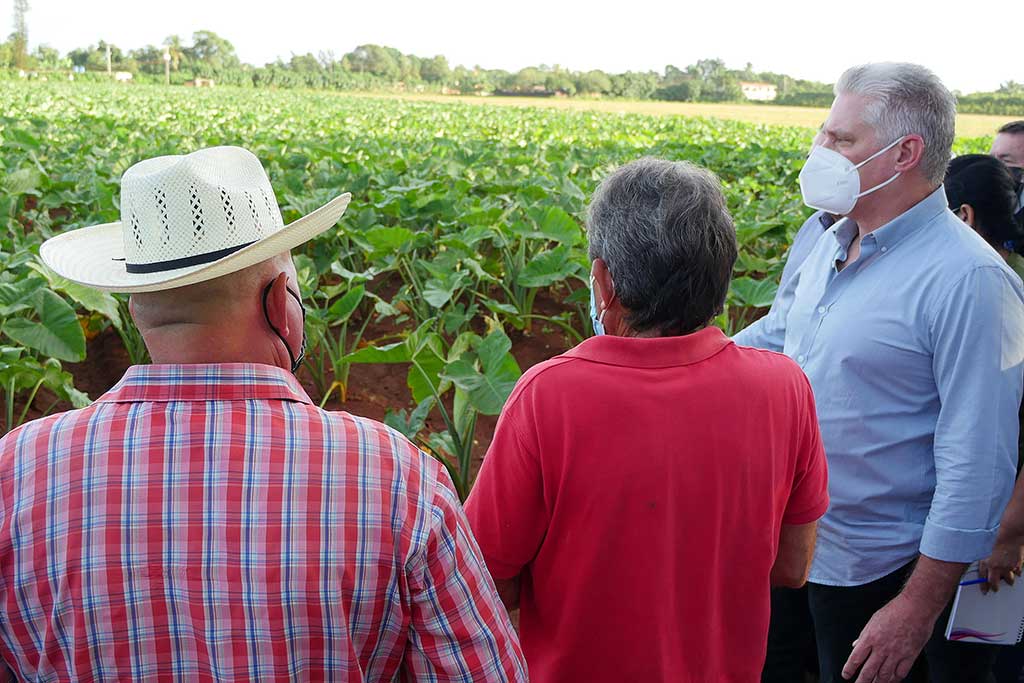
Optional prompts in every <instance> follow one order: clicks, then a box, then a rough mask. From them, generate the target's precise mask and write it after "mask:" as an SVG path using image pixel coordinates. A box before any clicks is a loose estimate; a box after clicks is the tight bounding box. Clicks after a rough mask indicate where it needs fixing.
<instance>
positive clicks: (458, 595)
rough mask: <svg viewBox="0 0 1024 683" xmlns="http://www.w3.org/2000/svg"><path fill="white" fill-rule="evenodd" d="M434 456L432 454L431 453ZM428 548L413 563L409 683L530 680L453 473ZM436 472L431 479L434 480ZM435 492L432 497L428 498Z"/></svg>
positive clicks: (432, 509) (433, 514)
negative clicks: (457, 489) (452, 479)
mask: <svg viewBox="0 0 1024 683" xmlns="http://www.w3.org/2000/svg"><path fill="white" fill-rule="evenodd" d="M424 457H427V456H424ZM438 470H439V471H438V472H437V479H436V480H435V481H434V482H430V483H431V484H434V485H433V486H429V484H428V488H427V491H429V490H430V488H433V503H432V504H431V505H430V506H428V507H426V514H428V515H429V518H428V519H426V520H425V525H426V535H425V540H424V543H423V547H422V548H421V549H420V551H419V552H417V553H416V554H415V555H414V556H413V557H412V558H411V561H410V565H409V566H408V578H409V589H410V591H411V593H412V619H411V623H410V625H409V639H408V642H407V645H406V650H405V657H404V659H403V666H402V679H403V680H404V681H430V682H434V681H438V682H442V683H443V682H447V681H460V682H467V683H468V682H469V681H495V682H498V681H509V682H512V681H515V682H519V681H523V682H525V681H526V680H527V675H526V663H525V661H524V660H523V653H522V650H521V649H520V646H519V638H518V637H517V636H516V633H515V630H514V629H513V627H512V623H511V622H510V621H509V618H508V613H507V612H506V611H505V608H504V606H503V605H502V604H501V600H500V599H499V598H498V593H497V591H496V590H495V588H494V582H493V581H492V580H491V576H490V574H488V573H487V568H486V567H485V566H484V562H483V558H482V555H481V554H480V549H479V548H478V547H477V544H476V541H475V540H474V538H473V534H472V532H471V531H470V529H469V524H468V522H467V521H466V515H465V513H464V512H463V511H462V506H461V505H460V504H459V500H458V497H457V495H456V494H455V490H454V487H453V486H452V484H451V479H450V478H449V477H448V473H447V472H446V471H445V470H444V469H443V468H441V467H438ZM428 473H429V470H428V471H427V472H425V473H424V474H425V475H427V476H425V477H424V479H429V474H428ZM428 495H429V494H428Z"/></svg>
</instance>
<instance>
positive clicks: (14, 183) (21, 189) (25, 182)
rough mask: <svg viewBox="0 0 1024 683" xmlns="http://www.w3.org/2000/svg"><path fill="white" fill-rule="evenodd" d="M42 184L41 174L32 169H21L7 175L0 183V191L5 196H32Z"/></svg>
mask: <svg viewBox="0 0 1024 683" xmlns="http://www.w3.org/2000/svg"><path fill="white" fill-rule="evenodd" d="M40 182H42V174H40V173H39V171H37V170H36V169H34V168H22V169H18V170H17V171H14V172H13V173H8V174H7V176H5V177H4V179H3V182H2V183H0V189H2V190H3V192H4V193H5V194H10V195H19V194H32V193H35V192H36V191H37V190H38V189H39V184H40Z"/></svg>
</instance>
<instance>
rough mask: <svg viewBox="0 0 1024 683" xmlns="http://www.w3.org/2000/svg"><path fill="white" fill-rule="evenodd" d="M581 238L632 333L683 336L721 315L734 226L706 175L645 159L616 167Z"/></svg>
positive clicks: (688, 166)
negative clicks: (604, 270)
mask: <svg viewBox="0 0 1024 683" xmlns="http://www.w3.org/2000/svg"><path fill="white" fill-rule="evenodd" d="M587 238H588V240H589V243H590V258H591V260H593V259H597V258H600V259H602V260H604V262H605V263H606V264H607V266H608V270H609V271H610V272H611V276H612V281H613V282H614V283H615V295H616V296H617V297H618V299H619V301H621V302H622V305H623V306H624V307H625V308H626V309H627V311H628V314H627V318H626V321H627V323H628V324H629V325H630V327H632V328H633V329H634V330H636V331H638V332H644V331H648V330H657V331H658V332H660V334H662V335H663V336H664V335H671V334H687V333H689V332H693V331H694V330H696V329H699V328H700V327H702V326H704V325H706V324H707V323H708V322H710V321H711V320H712V319H713V318H714V317H715V316H716V315H718V314H719V313H720V312H721V311H722V305H723V304H724V302H725V296H726V294H727V293H728V291H729V281H730V280H731V278H732V267H733V263H735V261H736V228H735V227H734V225H733V222H732V217H731V216H730V215H729V211H728V210H727V209H726V206H725V197H724V196H723V195H722V188H721V185H720V184H719V182H718V178H717V177H716V176H715V175H714V174H713V173H711V172H710V171H708V170H706V169H704V168H701V167H699V166H695V165H693V164H691V163H688V162H685V161H677V162H672V161H665V160H664V159H654V158H651V157H646V158H643V159H639V160H637V161H633V162H631V163H629V164H626V165H625V166H622V167H621V168H619V169H618V170H616V171H615V172H614V173H612V174H611V175H610V176H608V177H607V178H605V180H604V182H602V183H601V186H600V187H598V188H597V191H596V192H595V193H594V196H593V198H592V199H591V202H590V208H589V211H588V215H587Z"/></svg>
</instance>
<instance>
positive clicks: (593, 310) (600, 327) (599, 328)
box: [590, 278, 604, 336]
mask: <svg viewBox="0 0 1024 683" xmlns="http://www.w3.org/2000/svg"><path fill="white" fill-rule="evenodd" d="M603 317H604V313H602V314H601V315H598V314H597V299H595V298H594V278H590V320H591V322H593V323H594V336H600V335H602V334H604V323H602V322H601V318H603Z"/></svg>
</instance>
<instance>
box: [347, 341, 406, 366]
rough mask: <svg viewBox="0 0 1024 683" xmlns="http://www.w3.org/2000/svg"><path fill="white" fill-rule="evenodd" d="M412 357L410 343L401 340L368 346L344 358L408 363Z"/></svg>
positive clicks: (351, 360)
mask: <svg viewBox="0 0 1024 683" xmlns="http://www.w3.org/2000/svg"><path fill="white" fill-rule="evenodd" d="M411 358H412V355H411V354H410V353H409V346H408V344H407V343H406V342H404V341H401V342H397V343H395V344H387V345H386V346H367V347H365V348H362V349H359V350H358V351H354V352H352V353H350V354H348V355H347V356H345V358H343V359H342V360H344V362H346V363H408V362H409V360H410V359H411Z"/></svg>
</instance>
